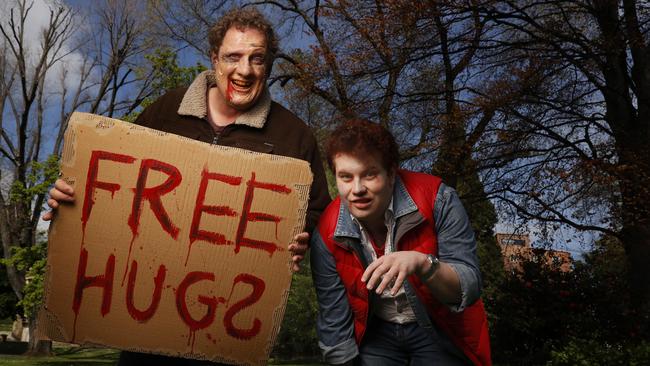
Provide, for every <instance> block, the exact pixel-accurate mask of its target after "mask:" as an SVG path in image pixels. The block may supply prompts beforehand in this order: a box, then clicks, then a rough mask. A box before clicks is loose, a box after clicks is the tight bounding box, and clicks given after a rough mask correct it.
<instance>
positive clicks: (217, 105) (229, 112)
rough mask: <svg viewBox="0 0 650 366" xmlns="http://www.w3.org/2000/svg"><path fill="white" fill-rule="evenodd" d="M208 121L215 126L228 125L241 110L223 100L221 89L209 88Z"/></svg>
mask: <svg viewBox="0 0 650 366" xmlns="http://www.w3.org/2000/svg"><path fill="white" fill-rule="evenodd" d="M207 112H208V121H209V122H210V124H212V125H213V126H220V127H223V126H228V125H230V124H232V123H233V122H235V120H236V119H237V117H239V116H240V115H241V112H240V111H238V110H237V109H235V108H233V107H231V106H229V105H228V104H226V103H225V102H224V101H223V96H221V95H219V89H217V88H210V89H208V111H207Z"/></svg>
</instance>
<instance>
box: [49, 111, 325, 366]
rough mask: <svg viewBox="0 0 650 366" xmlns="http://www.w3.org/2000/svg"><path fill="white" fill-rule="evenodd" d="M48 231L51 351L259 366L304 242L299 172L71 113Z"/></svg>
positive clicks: (305, 171) (283, 163)
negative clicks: (109, 351)
mask: <svg viewBox="0 0 650 366" xmlns="http://www.w3.org/2000/svg"><path fill="white" fill-rule="evenodd" d="M61 171H62V177H63V179H65V180H66V181H67V182H68V183H70V184H71V185H72V186H73V187H74V189H75V197H76V201H75V204H74V205H62V206H61V207H60V208H59V210H58V211H59V212H58V214H57V217H56V218H55V220H54V221H53V222H52V225H51V227H50V232H49V250H48V271H47V279H46V298H45V305H44V307H43V309H42V311H41V312H40V314H39V321H40V324H41V325H42V330H43V331H44V332H45V334H46V335H47V336H48V337H50V338H51V339H53V340H57V341H63V342H69V343H77V344H92V345H105V346H110V347H114V348H119V349H124V350H132V351H139V352H149V353H158V354H165V355H171V356H181V357H187V358H197V359H208V360H214V361H220V362H226V363H233V364H264V363H266V361H267V359H268V356H269V353H270V351H271V348H272V347H273V343H274V340H275V338H276V336H277V333H278V330H279V327H280V323H281V321H282V318H283V315H284V307H285V304H286V299H287V296H288V292H289V287H290V284H291V270H290V262H291V255H290V253H289V252H288V250H287V246H288V244H289V243H290V242H291V240H292V238H293V236H294V235H295V234H297V233H299V232H301V231H302V230H303V227H304V220H305V213H306V208H307V201H308V196H309V187H310V185H311V181H312V175H311V171H310V169H309V164H308V163H306V162H304V161H301V160H297V159H291V158H285V157H280V156H273V155H266V154H259V153H254V152H250V151H246V150H240V149H235V148H227V147H221V146H214V145H209V144H205V143H202V142H198V141H194V140H190V139H186V138H183V137H179V136H177V135H173V134H166V133H162V132H159V131H155V130H151V129H148V128H144V127H141V126H137V125H134V124H130V123H126V122H122V121H118V120H113V119H109V118H105V117H101V116H96V115H91V114H83V113H75V114H74V115H73V116H72V118H71V120H70V123H69V126H68V129H67V131H66V135H65V145H64V152H63V156H62V161H61Z"/></svg>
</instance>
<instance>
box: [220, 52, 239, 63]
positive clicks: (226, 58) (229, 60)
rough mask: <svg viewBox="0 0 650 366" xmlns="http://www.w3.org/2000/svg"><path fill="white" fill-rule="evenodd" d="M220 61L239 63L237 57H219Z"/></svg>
mask: <svg viewBox="0 0 650 366" xmlns="http://www.w3.org/2000/svg"><path fill="white" fill-rule="evenodd" d="M221 60H222V61H224V62H228V63H233V62H239V55H235V54H227V55H223V56H221Z"/></svg>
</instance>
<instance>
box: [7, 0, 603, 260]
mask: <svg viewBox="0 0 650 366" xmlns="http://www.w3.org/2000/svg"><path fill="white" fill-rule="evenodd" d="M12 3H13V1H0V21H2V22H3V23H4V24H6V23H5V22H6V20H7V19H8V17H9V11H8V8H9V7H10V6H11V4H12ZM57 4H62V3H61V2H60V1H55V0H33V4H32V9H31V11H30V14H29V16H28V18H27V25H28V26H27V27H26V29H25V31H26V33H25V37H26V39H27V40H28V42H27V44H29V45H30V47H29V48H28V52H29V54H30V55H31V58H32V60H34V58H35V57H37V56H38V55H39V42H38V39H39V36H40V32H41V30H42V29H43V28H44V27H45V26H46V25H47V23H48V21H49V14H50V9H51V8H52V7H53V6H55V5H57ZM65 4H68V6H71V7H73V9H75V10H76V14H75V16H74V22H75V25H74V28H75V31H79V30H83V29H84V28H85V27H89V26H91V22H89V21H88V19H87V18H86V16H84V15H83V11H84V9H85V10H87V5H88V4H92V2H90V3H89V2H87V1H78V0H68V1H66V3H65ZM84 7H86V8H84ZM269 17H270V18H271V19H272V21H273V22H276V23H279V24H282V26H281V28H280V30H279V31H278V33H279V34H280V35H281V36H284V37H283V38H282V39H281V45H284V47H283V48H284V49H289V48H295V47H296V46H298V47H301V46H302V47H305V46H307V45H308V44H309V42H310V38H309V37H308V36H307V35H306V34H305V32H302V31H301V29H299V28H290V25H291V23H290V22H286V21H283V19H282V14H281V13H278V12H277V11H276V12H273V13H270V14H269ZM61 54H64V55H65V56H64V57H63V58H62V60H61V62H59V63H58V64H57V65H56V66H55V67H54V68H53V69H52V70H51V72H50V73H49V74H48V77H47V79H46V85H51V86H58V85H59V84H60V82H61V77H62V75H63V72H64V71H68V72H67V73H66V76H65V79H64V80H65V81H64V82H65V85H66V86H67V87H68V88H70V89H72V88H73V87H74V86H75V85H76V84H77V83H78V81H79V73H78V72H75V70H79V68H80V67H81V65H82V63H83V59H84V54H83V53H82V51H81V50H78V49H75V47H74V45H72V44H71V45H67V46H66V47H64V48H63V49H62V50H61ZM179 60H180V61H181V63H182V64H185V65H193V64H196V62H201V63H203V64H206V61H207V60H206V59H205V58H201V57H200V56H198V55H196V54H195V53H194V52H191V51H185V52H182V53H181V55H180V57H179ZM58 89H59V88H56V87H48V88H46V90H58ZM274 89H275V88H274ZM274 94H275V95H276V96H277V97H280V98H281V95H278V94H281V93H278V92H277V90H276V91H275V93H274ZM49 101H50V103H49V111H50V112H54V111H57V113H58V107H59V103H60V99H58V96H57V95H56V94H53V95H50V96H49ZM47 150H51V147H50V148H48V149H46V151H47ZM3 176H6V175H5V174H3ZM46 226H47V224H46V223H41V228H46ZM521 229H522V228H517V227H513V226H512V225H508V224H505V223H499V224H497V226H496V228H495V231H496V232H514V231H517V230H521ZM524 231H527V232H529V233H530V235H531V239H532V242H533V245H536V246H542V245H543V244H544V240H545V239H544V236H543V235H542V231H543V230H542V229H541V228H540V227H535V226H529V227H527V228H524ZM595 237H596V236H594V235H593V234H591V233H586V234H585V233H577V232H575V231H573V230H571V229H560V230H557V231H556V232H554V234H553V236H552V238H553V243H554V244H553V247H554V248H556V249H559V250H566V251H569V252H570V253H571V254H572V256H573V257H574V258H575V259H580V258H581V257H582V255H583V253H584V252H585V250H588V249H589V243H591V242H593V240H594V238H595Z"/></svg>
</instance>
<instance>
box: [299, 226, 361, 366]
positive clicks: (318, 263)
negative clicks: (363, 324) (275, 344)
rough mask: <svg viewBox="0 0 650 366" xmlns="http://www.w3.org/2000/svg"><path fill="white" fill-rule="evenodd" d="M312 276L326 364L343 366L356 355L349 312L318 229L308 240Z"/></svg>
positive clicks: (332, 260)
mask: <svg viewBox="0 0 650 366" xmlns="http://www.w3.org/2000/svg"><path fill="white" fill-rule="evenodd" d="M310 262H311V273H312V278H313V280H314V287H315V288H316V295H317V297H318V307H319V313H318V319H317V321H316V331H317V333H318V339H319V340H320V341H319V342H318V345H319V347H320V348H321V351H322V353H323V358H324V360H325V362H327V363H328V364H334V365H336V364H342V363H344V362H347V361H349V360H351V359H353V358H354V357H356V356H357V355H358V353H359V351H358V348H357V344H356V342H355V339H354V323H353V320H352V311H351V309H350V305H349V303H348V298H347V295H346V291H345V287H344V286H343V282H341V278H340V277H339V274H338V272H337V271H336V264H335V262H334V256H333V255H332V253H331V252H330V251H329V249H328V248H327V247H326V246H325V243H323V240H322V238H321V236H320V233H319V232H318V230H314V233H313V235H312V239H311V253H310Z"/></svg>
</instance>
